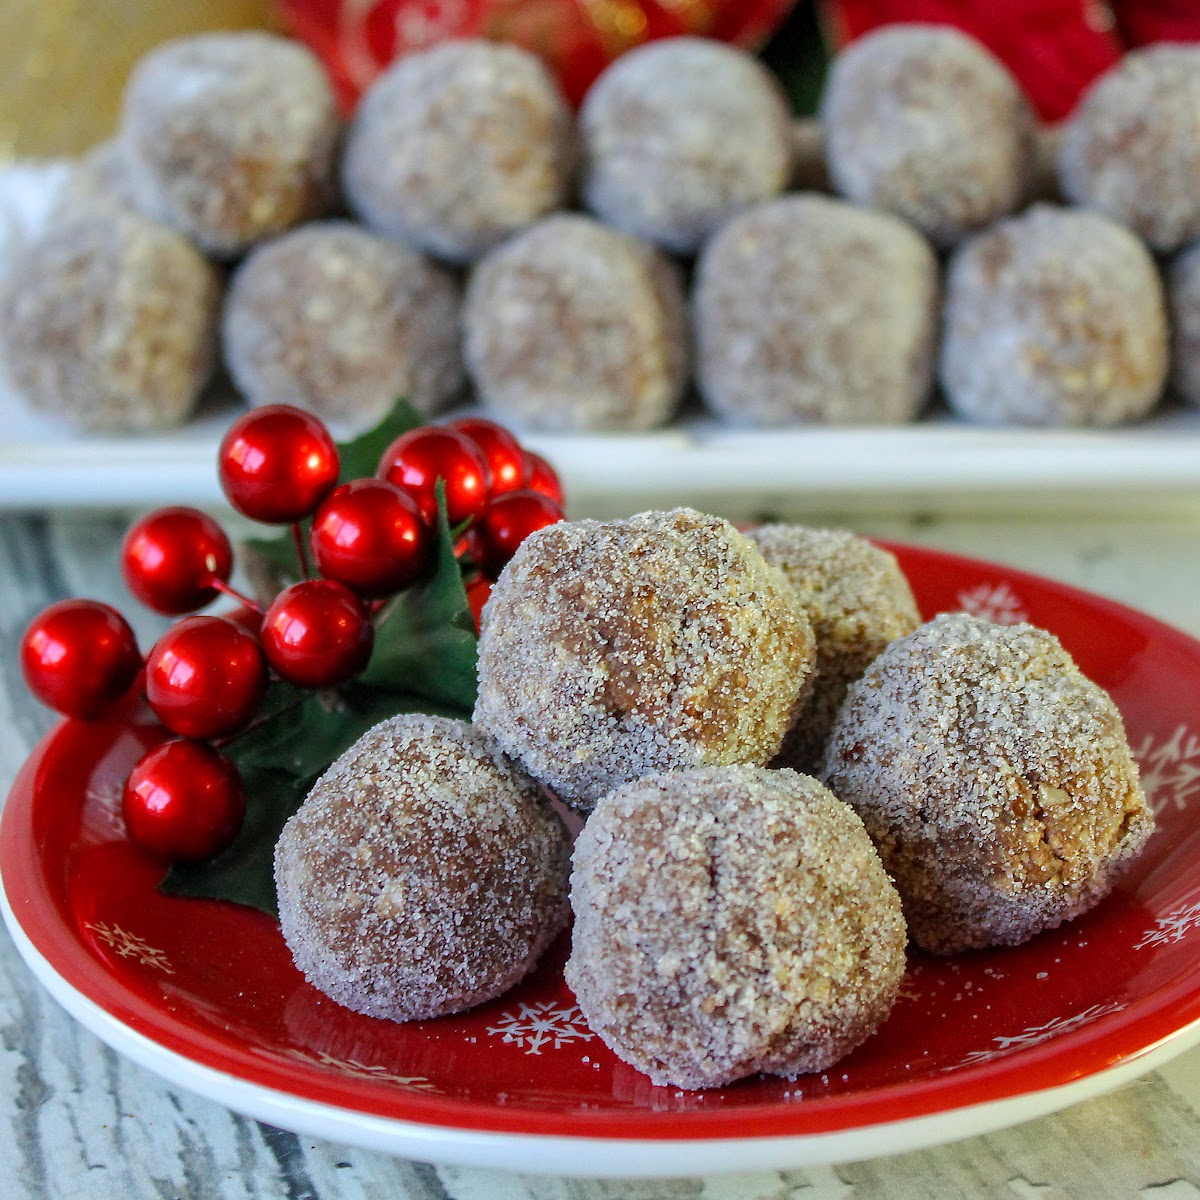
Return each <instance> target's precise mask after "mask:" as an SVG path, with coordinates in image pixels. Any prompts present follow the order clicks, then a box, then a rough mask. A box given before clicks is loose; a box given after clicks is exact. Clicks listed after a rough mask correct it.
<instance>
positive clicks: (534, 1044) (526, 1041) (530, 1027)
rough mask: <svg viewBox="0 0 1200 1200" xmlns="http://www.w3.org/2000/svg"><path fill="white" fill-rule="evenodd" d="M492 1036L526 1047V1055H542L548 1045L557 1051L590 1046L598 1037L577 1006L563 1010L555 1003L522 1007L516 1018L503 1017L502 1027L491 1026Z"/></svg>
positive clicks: (512, 1015) (489, 1027) (523, 1005)
mask: <svg viewBox="0 0 1200 1200" xmlns="http://www.w3.org/2000/svg"><path fill="white" fill-rule="evenodd" d="M488 1033H489V1034H490V1035H491V1036H492V1037H498V1038H500V1040H501V1041H503V1042H508V1043H509V1044H510V1045H514V1046H524V1047H526V1049H525V1053H526V1054H541V1052H542V1047H543V1046H546V1045H550V1047H551V1049H553V1050H557V1049H558V1048H559V1047H560V1046H565V1045H567V1044H568V1043H570V1042H576V1041H584V1042H590V1041H591V1040H592V1038H593V1037H595V1036H596V1035H595V1034H594V1033H592V1031H591V1030H590V1029H589V1028H588V1026H587V1022H586V1021H585V1020H584V1019H583V1013H582V1012H580V1010H579V1006H578V1005H577V1004H572V1005H570V1006H568V1007H566V1008H559V1007H557V1006H556V1005H555V1003H554V1001H553V1000H542V1001H539V1002H538V1003H537V1004H525V1003H521V1004H520V1005H518V1011H517V1012H516V1013H515V1014H514V1013H511V1012H506V1013H503V1014H501V1017H500V1023H499V1024H498V1025H489V1026H488Z"/></svg>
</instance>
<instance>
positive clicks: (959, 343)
mask: <svg viewBox="0 0 1200 1200" xmlns="http://www.w3.org/2000/svg"><path fill="white" fill-rule="evenodd" d="M1167 368H1168V328H1167V316H1166V305H1165V301H1164V298H1163V288H1162V283H1161V281H1160V279H1159V276H1158V270H1157V268H1156V267H1155V265H1154V260H1153V259H1152V258H1151V257H1150V255H1149V253H1148V252H1147V251H1146V248H1145V247H1144V246H1143V245H1142V244H1141V242H1139V241H1138V239H1137V238H1136V237H1134V236H1133V234H1131V233H1130V232H1129V231H1128V230H1127V229H1125V228H1123V227H1122V226H1121V225H1118V224H1117V223H1116V222H1115V221H1110V220H1109V219H1108V218H1107V217H1102V216H1100V215H1099V214H1098V213H1090V212H1083V211H1080V210H1078V209H1065V208H1055V207H1053V206H1051V205H1045V204H1039V205H1035V206H1034V207H1033V208H1031V209H1029V210H1028V211H1026V212H1024V213H1022V214H1021V215H1020V216H1019V217H1011V218H1009V219H1008V220H1007V221H1001V222H998V223H997V224H996V225H994V226H993V227H992V228H991V229H989V230H987V232H985V233H982V234H980V235H979V236H978V237H976V238H973V239H972V240H971V241H969V242H967V243H965V244H964V245H963V246H960V247H959V249H958V250H957V251H956V252H955V254H954V257H953V258H952V259H951V261H950V269H949V272H948V275H947V283H946V304H945V314H944V331H943V336H942V352H941V363H940V373H941V379H942V384H943V386H944V387H945V390H946V397H947V399H948V400H949V401H950V404H951V405H952V406H953V408H954V409H955V410H956V411H957V412H959V413H960V414H961V415H962V416H965V417H967V418H969V419H971V420H973V421H981V422H988V423H992V424H1005V423H1006V424H1015V425H1070V426H1078V425H1103V426H1107V425H1116V424H1119V423H1121V422H1123V421H1132V420H1136V419H1137V418H1139V417H1143V416H1145V415H1146V414H1147V413H1148V412H1149V411H1150V410H1151V409H1152V408H1153V407H1154V405H1155V404H1156V403H1157V401H1158V398H1159V396H1160V395H1161V393H1162V390H1163V384H1164V382H1165V380H1166V376H1167Z"/></svg>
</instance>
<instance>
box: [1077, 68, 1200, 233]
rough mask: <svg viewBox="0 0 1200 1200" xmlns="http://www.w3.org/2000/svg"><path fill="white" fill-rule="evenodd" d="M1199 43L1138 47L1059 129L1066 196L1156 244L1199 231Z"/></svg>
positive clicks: (1102, 79)
mask: <svg viewBox="0 0 1200 1200" xmlns="http://www.w3.org/2000/svg"><path fill="white" fill-rule="evenodd" d="M1198 112H1200V47H1197V46H1178V45H1165V46H1151V47H1149V48H1147V49H1144V50H1135V51H1134V52H1133V53H1131V54H1127V55H1125V57H1124V58H1123V59H1122V60H1121V61H1120V63H1118V64H1117V66H1115V67H1114V68H1113V69H1112V70H1111V71H1109V72H1108V73H1107V74H1106V75H1104V76H1102V77H1101V79H1100V80H1099V82H1098V83H1096V84H1095V86H1093V88H1092V89H1091V91H1090V92H1088V94H1087V96H1086V97H1085V98H1084V100H1083V103H1082V104H1080V106H1079V108H1078V109H1077V110H1076V111H1075V114H1074V116H1073V117H1072V118H1071V120H1070V122H1069V123H1068V125H1067V128H1066V131H1065V133H1064V135H1063V141H1062V150H1061V153H1060V156H1059V176H1060V179H1061V181H1062V187H1063V192H1064V193H1065V194H1066V196H1067V197H1068V199H1070V200H1072V201H1073V202H1074V203H1076V204H1080V205H1084V206H1086V207H1087V208H1094V209H1096V210H1097V211H1098V212H1102V213H1104V214H1105V215H1107V216H1109V217H1112V218H1113V219H1114V220H1117V221H1120V222H1121V223H1122V224H1123V225H1127V226H1129V228H1130V229H1132V230H1133V231H1134V232H1135V233H1137V234H1138V235H1139V236H1141V237H1142V238H1144V239H1145V240H1146V241H1147V242H1149V243H1150V245H1151V246H1153V247H1154V248H1155V249H1156V250H1174V249H1177V248H1178V247H1180V246H1182V245H1184V244H1185V243H1186V242H1189V241H1191V240H1192V239H1193V238H1195V237H1197V236H1200V139H1198V138H1197V115H1196V114H1197V113H1198Z"/></svg>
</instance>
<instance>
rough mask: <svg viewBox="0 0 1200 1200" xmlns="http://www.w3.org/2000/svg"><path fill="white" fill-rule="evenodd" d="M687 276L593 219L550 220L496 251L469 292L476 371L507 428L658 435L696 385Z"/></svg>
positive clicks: (467, 325) (471, 357) (467, 318)
mask: <svg viewBox="0 0 1200 1200" xmlns="http://www.w3.org/2000/svg"><path fill="white" fill-rule="evenodd" d="M685 311H686V305H685V300H684V294H683V285H682V282H681V280H680V276H679V272H678V269H677V268H676V267H675V265H674V264H673V263H671V262H670V261H668V260H667V259H666V258H665V257H664V256H663V255H661V254H660V253H659V252H658V251H656V250H654V249H653V248H652V247H651V246H647V245H646V244H645V243H643V242H640V241H638V240H637V239H635V238H632V237H628V236H627V235H625V234H622V233H617V232H616V231H615V230H612V229H607V228H605V226H603V225H600V224H599V223H598V222H596V221H593V220H591V219H590V218H588V217H582V216H574V215H562V216H556V217H549V218H547V219H546V220H544V221H542V222H540V223H539V224H538V225H536V226H534V228H532V229H530V230H528V231H527V232H525V233H523V234H520V235H518V236H517V237H515V238H513V239H512V240H511V241H509V242H506V243H505V244H504V245H503V246H501V247H500V248H499V249H497V250H494V251H493V252H492V253H491V254H490V255H488V257H487V258H485V259H484V260H483V261H482V262H481V263H480V264H479V265H478V266H477V267H476V269H475V272H474V274H473V275H472V277H471V282H470V285H469V286H468V288H467V299H466V307H465V312H464V318H463V326H464V330H465V337H466V358H467V367H468V369H469V371H470V373H471V377H472V379H473V380H474V382H475V386H476V387H477V388H478V389H479V394H480V398H481V399H482V401H483V403H484V404H485V405H486V406H487V408H488V409H489V410H490V411H491V412H492V413H493V414H494V415H495V416H496V417H497V418H498V419H499V420H501V421H503V422H511V423H512V424H514V425H519V426H524V427H525V428H527V429H563V430H584V429H652V428H654V427H655V426H657V425H662V424H663V423H664V422H665V421H666V420H667V419H668V418H669V417H670V416H671V415H672V413H673V412H674V411H675V408H676V405H677V404H678V402H679V398H680V395H681V393H682V391H683V387H684V384H685V382H686V377H687V319H686V315H685Z"/></svg>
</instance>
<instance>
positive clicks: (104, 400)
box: [0, 214, 221, 433]
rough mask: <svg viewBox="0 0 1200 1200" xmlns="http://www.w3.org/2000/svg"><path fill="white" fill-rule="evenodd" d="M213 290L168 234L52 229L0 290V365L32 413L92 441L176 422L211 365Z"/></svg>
mask: <svg viewBox="0 0 1200 1200" xmlns="http://www.w3.org/2000/svg"><path fill="white" fill-rule="evenodd" d="M220 296H221V285H220V281H219V279H218V277H217V273H216V271H215V270H214V269H213V268H212V266H211V265H210V264H209V263H208V262H206V261H205V260H204V258H202V257H201V256H200V255H199V254H198V253H197V252H196V250H195V249H194V248H193V247H192V246H191V244H190V243H189V242H188V241H187V240H186V239H185V238H182V237H180V235H179V234H177V233H175V232H174V231H173V230H171V229H168V228H166V227H165V226H162V225H157V224H154V223H153V222H151V221H146V220H144V219H142V218H141V217H134V216H116V215H111V214H110V215H108V216H105V217H101V218H97V219H94V220H91V221H87V222H83V223H76V224H73V225H65V226H61V227H57V228H54V229H52V230H51V231H50V232H48V233H46V234H44V235H43V236H42V237H41V238H38V239H36V240H34V241H33V242H31V243H30V244H29V245H27V246H25V247H23V248H21V249H20V250H18V251H17V253H16V254H15V255H14V257H13V259H12V261H11V262H10V263H9V264H8V268H7V270H6V271H5V273H4V276H3V280H2V281H0V357H2V359H3V363H4V367H5V369H6V371H7V374H8V377H9V380H10V381H11V383H12V385H13V387H14V388H15V389H16V390H17V391H18V392H19V393H21V395H22V396H23V397H24V399H25V400H26V402H27V403H28V404H29V405H30V406H31V407H32V408H34V409H37V410H39V411H41V412H45V413H49V414H51V415H53V416H56V417H61V418H62V419H63V420H64V421H66V422H68V423H69V424H71V425H74V426H76V427H77V428H79V429H82V430H87V431H89V432H94V433H136V432H142V431H146V430H153V429H167V428H171V427H173V426H176V425H179V424H181V423H182V422H183V421H184V420H186V419H187V418H188V417H189V416H190V415H191V413H192V410H193V409H194V407H195V404H196V399H197V397H198V395H199V393H200V389H201V387H202V386H203V384H204V382H205V380H206V379H207V378H208V375H209V372H210V370H211V368H212V364H213V359H214V350H215V344H216V326H217V313H218V308H219V305H220Z"/></svg>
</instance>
